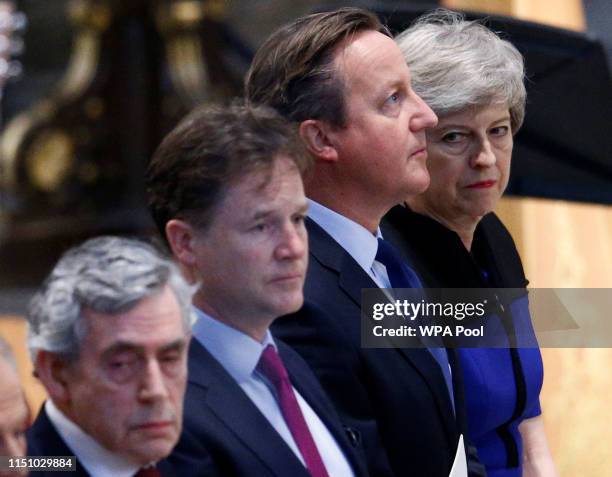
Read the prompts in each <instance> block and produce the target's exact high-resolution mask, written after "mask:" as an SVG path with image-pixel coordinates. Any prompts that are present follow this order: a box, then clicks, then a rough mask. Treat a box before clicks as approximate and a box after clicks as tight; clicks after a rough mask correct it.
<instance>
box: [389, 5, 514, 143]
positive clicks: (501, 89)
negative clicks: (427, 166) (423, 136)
mask: <svg viewBox="0 0 612 477" xmlns="http://www.w3.org/2000/svg"><path fill="white" fill-rule="evenodd" d="M395 41H396V42H397V44H398V45H399V47H400V49H401V50H402V53H403V54H404V58H405V59H406V62H407V63H408V67H409V68H410V74H411V75H412V87H413V89H414V91H415V92H416V93H417V94H418V95H419V96H421V98H423V100H424V101H425V102H426V103H427V104H428V105H429V107H430V108H431V109H433V111H434V112H435V113H436V114H437V115H438V116H439V117H444V116H446V115H448V114H452V113H456V112H459V111H462V110H464V109H467V108H469V107H473V106H486V105H489V104H493V103H501V104H507V105H508V108H509V110H510V122H511V126H512V132H513V133H516V132H517V131H518V130H519V128H520V127H521V125H522V124H523V119H524V117H525V100H526V91H525V85H524V76H525V71H524V63H523V57H522V56H521V54H520V53H519V51H518V50H517V49H516V48H515V47H514V46H513V45H512V44H511V43H510V42H508V41H506V40H503V39H501V38H500V37H499V36H498V35H497V34H496V33H494V32H492V31H491V30H489V29H488V28H486V27H485V26H484V25H482V24H481V23H479V22H478V21H466V20H465V18H464V16H463V15H462V14H459V13H456V12H452V11H450V10H445V9H442V8H441V9H437V10H434V11H433V12H430V13H427V14H425V15H423V16H421V17H419V18H418V19H417V20H416V21H415V22H414V23H413V24H412V25H411V26H410V27H409V28H408V29H407V30H405V31H404V32H402V33H400V34H399V35H398V36H397V37H396V38H395Z"/></svg>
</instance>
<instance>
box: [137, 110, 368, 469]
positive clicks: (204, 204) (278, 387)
mask: <svg viewBox="0 0 612 477" xmlns="http://www.w3.org/2000/svg"><path fill="white" fill-rule="evenodd" d="M305 166H306V159H305V155H304V153H303V150H302V149H301V144H300V141H299V139H298V138H297V137H296V136H295V134H294V131H293V130H292V128H291V126H290V125H289V124H288V123H287V122H286V121H285V120H284V119H283V118H281V117H280V116H279V115H278V114H277V113H275V112H274V110H272V109H269V108H248V107H244V106H239V105H233V106H229V107H225V108H222V107H217V108H215V107H212V108H204V109H199V110H196V111H194V112H193V113H192V114H191V115H189V116H188V117H187V118H185V119H184V120H183V121H182V122H181V123H180V124H179V125H178V126H177V127H176V129H175V130H174V131H172V132H171V133H170V134H169V135H168V136H167V137H166V138H165V139H164V141H163V142H162V144H161V145H160V147H159V148H158V150H157V152H156V153H155V155H154V157H153V160H152V162H151V164H150V166H149V171H148V177H147V191H148V195H149V204H150V208H151V211H152V213H153V217H154V219H155V221H156V223H157V225H158V227H159V228H160V231H161V232H162V234H164V237H165V238H166V240H167V242H168V244H169V246H170V248H171V250H172V253H173V254H174V256H175V257H176V259H177V261H178V262H179V264H180V265H181V267H182V269H183V271H184V272H185V273H186V275H187V276H189V277H190V278H191V279H192V280H193V281H194V282H196V283H198V286H199V288H198V291H197V292H196V294H195V296H194V300H193V303H194V306H195V309H196V313H197V315H198V320H197V322H196V324H195V325H194V328H193V334H194V340H193V342H192V345H191V348H190V351H189V377H188V385H187V393H186V398H185V416H184V432H183V435H182V437H181V441H180V442H179V445H178V447H177V449H176V450H175V452H174V453H173V455H172V456H171V458H170V460H171V462H172V463H173V464H174V465H175V466H176V467H177V468H178V469H179V471H180V475H181V476H187V477H189V476H199V475H202V470H201V465H200V459H201V452H202V451H203V450H205V451H206V453H207V454H208V455H210V457H211V458H212V461H213V463H214V466H215V468H216V469H217V470H218V471H219V473H220V474H221V475H224V476H225V475H232V476H245V477H247V476H248V477H251V476H258V477H265V476H270V477H271V476H276V477H287V476H296V477H297V476H302V477H308V476H313V477H315V476H316V477H319V476H320V477H323V476H328V475H330V476H331V475H333V476H353V475H354V476H360V475H365V470H364V467H363V465H362V464H361V461H360V459H359V456H358V454H357V452H356V450H357V449H356V447H357V446H358V441H357V439H356V438H355V435H354V434H352V433H351V434H347V432H346V431H345V429H344V427H343V426H342V424H341V423H340V421H339V419H338V417H337V415H336V413H335V411H334V409H333V408H332V406H331V404H330V403H329V401H328V400H327V398H326V396H325V395H324V393H323V391H322V389H321V388H320V385H319V383H318V382H317V380H316V378H315V377H314V375H313V374H312V372H311V371H310V370H309V368H308V366H307V365H306V364H305V363H304V361H303V360H302V359H301V358H300V357H299V356H298V355H297V354H296V353H295V352H293V351H292V350H291V349H289V348H288V347H287V346H285V345H283V343H281V342H279V341H278V340H275V339H274V338H273V337H272V335H271V334H270V332H269V326H270V324H271V323H272V322H273V321H274V320H275V319H276V318H277V317H278V316H281V315H283V314H286V313H291V312H294V311H296V310H298V309H299V308H300V307H301V306H302V303H303V292H302V289H303V283H304V276H305V273H306V266H307V256H308V242H307V236H306V230H305V227H304V219H305V216H306V208H307V203H306V198H305V196H304V190H303V186H302V178H301V172H302V171H303V170H304V168H305ZM349 435H350V436H352V437H353V439H352V440H350V438H349Z"/></svg>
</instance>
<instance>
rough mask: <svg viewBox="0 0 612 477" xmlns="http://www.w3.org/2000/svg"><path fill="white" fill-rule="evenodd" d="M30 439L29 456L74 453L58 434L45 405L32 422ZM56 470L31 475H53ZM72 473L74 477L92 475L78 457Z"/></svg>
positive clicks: (69, 454)
mask: <svg viewBox="0 0 612 477" xmlns="http://www.w3.org/2000/svg"><path fill="white" fill-rule="evenodd" d="M27 439H28V455H29V456H54V455H56V456H71V455H74V453H73V452H72V451H71V450H70V448H69V447H68V446H67V445H66V443H65V442H64V440H63V439H62V438H61V436H60V435H59V434H58V432H57V430H56V429H55V426H54V425H53V424H52V423H51V421H50V420H49V417H48V416H47V413H46V412H45V409H44V407H43V408H41V410H40V413H39V414H38V417H37V418H36V420H35V421H34V424H32V427H31V428H30V429H29V430H28V432H27ZM55 474H56V472H46V471H39V472H32V473H31V474H30V475H33V476H36V475H38V476H41V477H43V476H47V475H49V476H51V477H53V476H54V475H55ZM70 475H72V476H74V477H90V476H89V473H88V472H87V471H86V470H85V468H84V467H83V464H81V461H80V460H79V459H78V458H77V459H76V471H75V472H70Z"/></svg>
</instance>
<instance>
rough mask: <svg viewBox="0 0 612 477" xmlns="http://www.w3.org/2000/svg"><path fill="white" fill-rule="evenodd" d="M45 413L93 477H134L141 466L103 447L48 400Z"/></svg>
mask: <svg viewBox="0 0 612 477" xmlns="http://www.w3.org/2000/svg"><path fill="white" fill-rule="evenodd" d="M45 412H46V413H47V416H48V417H49V420H50V421H51V423H52V424H53V426H54V427H55V429H56V430H57V432H58V434H59V435H60V436H61V438H62V439H63V440H64V442H65V443H66V445H67V446H68V447H69V448H70V450H71V451H72V452H73V453H74V455H75V456H76V457H77V458H78V459H79V462H81V464H82V465H83V467H85V469H86V470H87V472H88V473H89V474H90V475H91V477H133V476H134V475H135V474H136V473H137V472H138V470H139V469H140V467H141V466H140V465H138V464H134V463H133V462H130V461H128V460H127V459H125V458H123V457H121V456H119V455H117V454H116V453H114V452H111V451H109V450H108V449H106V448H104V447H102V446H101V445H100V444H99V443H98V442H97V441H96V440H95V439H94V438H93V437H91V436H90V435H89V434H87V433H86V432H84V431H83V430H82V429H81V428H80V427H79V426H77V425H76V424H75V423H74V422H72V421H71V420H70V419H68V418H67V417H66V416H65V415H64V414H63V413H62V411H60V410H59V409H58V407H57V406H56V405H55V404H54V403H53V401H52V400H51V399H47V401H46V403H45Z"/></svg>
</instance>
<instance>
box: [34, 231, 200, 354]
mask: <svg viewBox="0 0 612 477" xmlns="http://www.w3.org/2000/svg"><path fill="white" fill-rule="evenodd" d="M165 285H169V286H170V288H171V289H172V291H173V292H174V294H175V296H176V298H177V301H178V303H179V306H180V308H181V313H182V318H183V324H184V326H185V331H186V332H188V331H189V330H190V329H191V325H192V324H193V321H194V313H193V310H192V307H191V298H192V296H193V293H194V291H195V287H193V286H191V285H189V284H187V282H186V281H185V280H184V278H183V277H182V275H181V273H180V271H179V269H178V267H177V266H176V265H175V264H174V263H173V262H172V261H171V260H170V259H168V258H165V257H164V256H162V255H161V254H160V252H158V251H157V249H155V248H154V247H152V246H151V245H149V244H147V243H145V242H142V241H139V240H135V239H129V238H122V237H113V236H104V237H98V238H94V239H90V240H87V241H86V242H84V243H83V244H81V245H79V246H77V247H74V248H72V249H70V250H68V251H67V252H66V253H65V254H64V255H63V256H62V257H61V258H60V260H59V261H58V262H57V264H56V265H55V267H54V268H53V270H52V271H51V274H50V275H49V277H48V278H47V279H46V280H45V282H44V284H43V286H42V288H41V290H40V291H39V292H38V293H37V294H36V295H35V296H34V297H33V298H32V301H31V302H30V307H29V310H28V313H27V319H28V324H29V326H28V348H29V350H30V354H31V355H32V358H33V359H35V358H36V354H37V353H38V351H40V350H45V351H51V352H54V353H58V354H61V355H64V356H65V357H66V358H68V359H75V358H76V357H78V354H79V345H80V341H81V340H82V338H83V337H84V336H85V333H86V329H85V325H84V321H83V313H82V312H83V309H88V310H92V311H95V312H98V313H105V314H111V315H112V314H116V313H121V312H124V311H128V310H130V309H131V308H133V307H135V306H136V305H137V304H138V303H139V302H140V301H141V300H143V299H144V298H146V297H149V296H151V295H154V294H156V293H158V292H159V291H160V290H161V289H162V288H163V287H164V286H165Z"/></svg>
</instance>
